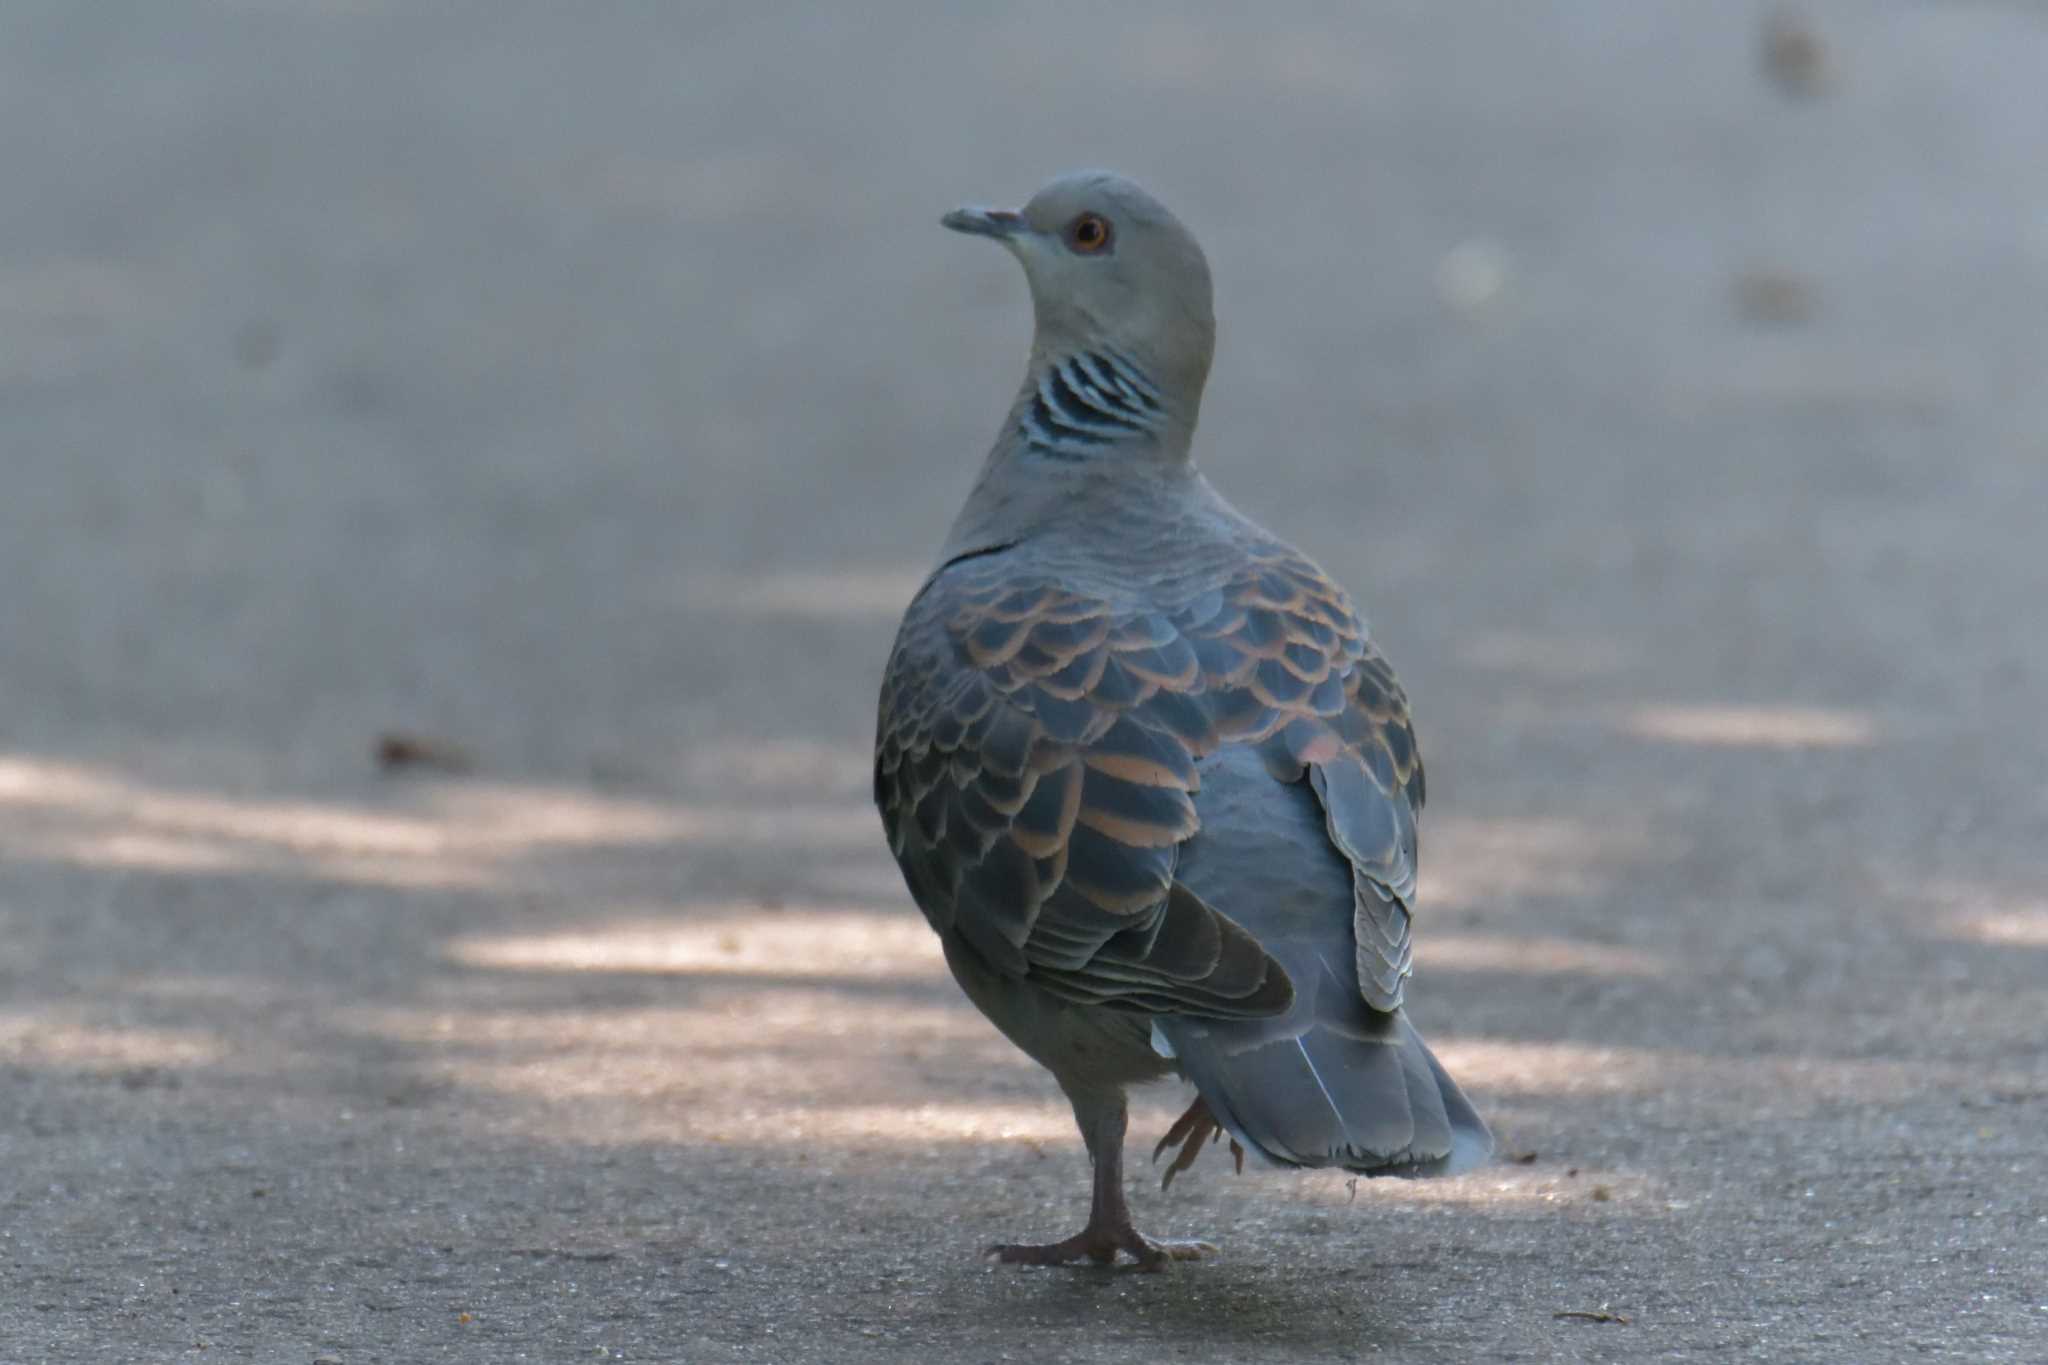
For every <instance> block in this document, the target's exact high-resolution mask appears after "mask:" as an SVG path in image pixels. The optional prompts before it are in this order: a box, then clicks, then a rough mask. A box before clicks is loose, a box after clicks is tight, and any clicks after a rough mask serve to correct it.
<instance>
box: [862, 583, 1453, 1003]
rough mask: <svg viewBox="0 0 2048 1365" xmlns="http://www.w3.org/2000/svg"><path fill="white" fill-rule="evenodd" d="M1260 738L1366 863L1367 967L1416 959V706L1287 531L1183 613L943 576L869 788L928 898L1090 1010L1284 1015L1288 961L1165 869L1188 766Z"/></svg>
mask: <svg viewBox="0 0 2048 1365" xmlns="http://www.w3.org/2000/svg"><path fill="white" fill-rule="evenodd" d="M1223 744H1252V745H1256V746H1258V748H1259V750H1260V752H1261V753H1262V754H1263V755H1264V756H1265V758H1266V761H1267V764H1268V766H1269V768H1270V769H1271V770H1272V771H1273V773H1274V776H1275V777H1276V778H1279V779H1281V780H1283V781H1290V782H1291V781H1300V780H1302V779H1303V778H1304V777H1307V778H1308V779H1309V780H1310V781H1312V782H1313V784H1314V786H1315V790H1316V792H1317V794H1318V796H1319V798H1320V799H1321V800H1322V802H1323V804H1324V807H1325V810H1326V811H1327V812H1328V815H1329V821H1330V831H1331V838H1332V841H1333V842H1334V843H1335V844H1336V846H1337V847H1338V848H1339V849H1340V850H1341V851H1342V852H1343V853H1344V855H1345V856H1346V857H1347V858H1348V859H1349V860H1350V861H1351V863H1352V866H1353V868H1354V871H1355V874H1356V880H1357V897H1356V899H1357V909H1356V917H1355V918H1356V935H1357V939H1358V944H1359V948H1358V957H1359V968H1360V979H1361V981H1362V983H1363V987H1364V991H1365V995H1366V998H1367V1000H1368V1002H1369V1003H1372V1004H1374V1005H1375V1006H1376V1007H1378V1008H1383V1009H1391V1008H1393V1006H1394V1005H1397V1004H1398V1003H1399V1000H1400V990H1401V981H1402V978H1404V977H1405V976H1406V975H1407V971H1408V961H1409V949H1408V910H1407V904H1408V902H1409V900H1410V898H1411V897H1412V895H1413V888H1414V866H1415V847H1414V813H1415V810H1416V809H1418V808H1419V807H1420V805H1421V799H1422V770H1421V765H1420V762H1419V761H1418V760H1417V759H1416V756H1415V746H1414V735H1413V731H1412V729H1411V727H1410V725H1409V721H1408V713H1407V703H1406V699H1405V698H1404V697H1403V696H1402V694H1401V692H1400V689H1399V687H1398V685H1397V684H1395V682H1394V680H1393V675H1392V673H1391V671H1390V670H1389V669H1388V668H1387V666H1386V662H1385V660H1384V659H1382V658H1381V657H1380V655H1379V654H1378V652H1377V651H1376V650H1374V649H1373V648H1372V647H1371V645H1370V644H1369V643H1368V642H1367V640H1366V638H1365V631H1364V627H1363V626H1362V625H1361V624H1360V623H1359V621H1358V619H1357V617H1356V615H1355V614H1354V613H1353V612H1352V610H1351V607H1350V605H1349V603H1348V601H1347V600H1346V599H1345V597H1344V594H1343V593H1342V591H1341V590H1339V589H1338V588H1337V587H1335V585H1333V584H1331V583H1330V581H1329V580H1328V579H1327V578H1325V577H1324V576H1323V575H1322V574H1321V572H1320V571H1319V570H1317V569H1316V568H1315V566H1314V565H1312V564H1310V563H1309V562H1308V561H1307V560H1306V559H1304V558H1302V557H1301V556H1300V555H1298V554H1296V553H1295V552H1293V551H1292V550H1288V549H1286V548H1285V547H1280V546H1274V547H1272V548H1270V549H1269V550H1268V551H1266V552H1265V553H1263V554H1260V555H1257V556H1254V557H1253V558H1252V559H1251V560H1249V561H1248V562H1247V563H1246V565H1245V566H1244V568H1243V569H1242V570H1241V571H1240V572H1239V573H1237V574H1236V575H1234V576H1233V577H1232V578H1231V579H1230V580H1229V581H1228V582H1226V583H1223V584H1221V585H1220V586H1218V587H1217V588H1215V589H1213V590H1211V591H1209V592H1206V593H1201V594H1199V595H1196V596H1195V597H1194V598H1193V600H1191V601H1188V602H1184V603H1182V604H1181V605H1180V606H1179V607H1178V608H1177V609H1175V610H1171V611H1155V610H1148V609H1145V608H1142V607H1136V606H1132V605H1130V604H1128V603H1123V604H1119V603H1116V602H1113V601H1111V600H1109V599H1108V598H1106V597H1105V596H1103V595H1100V594H1091V593H1083V592H1078V591H1075V590H1073V589H1072V588H1070V587H1067V586H1063V585H1062V584H1060V583H1058V582H1055V581H1052V580H1049V579H1028V578H1020V577H1018V576H1017V575H1016V574H1015V573H1014V572H1013V571H1011V570H1010V569H1009V568H1008V566H1006V565H1005V564H1004V563H1003V562H1002V556H1000V555H997V556H988V557H985V558H983V559H978V560H973V561H968V562H966V563H962V564H958V565H955V566H952V567H951V568H949V569H948V570H945V571H942V572H941V573H940V574H939V575H938V576H936V577H935V578H934V579H933V581H932V582H931V583H930V584H928V585H927V587H926V589H925V591H924V592H923V593H922V594H920V596H919V598H918V600H917V602H915V603H914V604H913V605H912V607H911V610H910V612H909V613H908V615H906V617H905V619H904V624H903V629H902V632H901V634H900V635H899V636H898V639H897V644H896V650H895V652H894V654H893V655H892V656H891V658H890V661H889V667H888V670H887V673H886V676H885V677H884V680H883V685H882V697H881V708H880V724H879V726H878V731H877V741H876V758H875V799H876V802H877V804H878V805H879V806H880V807H881V810H882V817H883V823H884V825H885V826H886V828H887V830H888V834H889V841H890V847H891V848H892V849H893V850H894V852H895V854H896V857H897V860H898V862H899V863H900V864H901V865H902V867H903V871H904V875H905V878H906V880H907V881H908V882H909V884H910V886H911V888H912V891H913V894H914V895H915V896H916V898H917V901H918V903H919V905H920V906H921V907H922V908H923V909H924V911H925V913H926V915H927V916H928V917H929V918H930V919H931V920H932V923H933V924H934V926H935V927H937V928H938V929H939V930H940V931H941V932H947V931H954V932H957V933H959V934H960V935H961V936H962V937H964V938H965V939H966V940H967V941H968V942H969V943H970V944H972V945H973V946H974V947H975V948H976V949H977V950H978V951H979V952H980V953H981V955H982V956H983V957H984V958H986V959H987V960H988V961H989V962H990V963H991V964H992V965H993V966H995V967H996V968H997V969H998V970H1000V971H1004V972H1006V973H1009V974H1012V975H1018V976H1029V977H1031V978H1032V979H1033V980H1035V981H1037V982H1039V983H1040V984H1041V985H1043V986H1044V987H1045V988H1046V989H1048V990H1052V991H1054V992H1056V993H1059V994H1062V995H1065V996H1067V997H1069V998H1072V999H1076V1000H1082V1001H1086V1002H1089V1003H1110V1002H1113V1003H1117V1004H1120V1005H1124V1006H1127V1007H1131V1008H1137V1009H1149V1010H1166V1011H1181V1012H1188V1013H1196V1014H1208V1015H1219V1016H1232V1015H1236V1016H1253V1015H1267V1014H1274V1013H1279V1012H1282V1011H1284V1010H1285V1009H1286V1008H1287V1007H1288V1004H1289V1003H1290V1001H1291V999H1292V986H1291V984H1290V983H1289V982H1288V980H1287V977H1286V974H1285V972H1284V971H1283V970H1282V969H1281V968H1280V966H1279V965H1278V964H1277V963H1275V962H1273V961H1272V960H1271V959H1270V958H1268V957H1267V956H1266V954H1265V953H1264V951H1263V950H1262V949H1260V948H1259V946H1258V945H1257V943H1256V942H1255V941H1254V940H1252V939H1251V938H1250V936H1249V935H1247V934H1245V933H1244V931H1243V930H1242V929H1240V928H1239V927H1238V926H1237V925H1236V924H1235V923H1233V922H1232V921H1230V920H1229V918H1228V917H1227V913H1226V912H1225V911H1224V910H1220V909H1218V908H1213V907H1210V906H1207V905H1205V904H1203V903H1202V902H1201V901H1200V900H1199V899H1198V898H1197V897H1195V896H1193V895H1192V894H1191V893H1189V892H1188V891H1187V890H1186V888H1185V887H1181V886H1179V885H1178V884H1177V883H1176V882H1175V881H1174V863H1175V859H1176V856H1177V852H1178V849H1179V846H1180V845H1181V844H1182V843H1184V842H1185V841H1186V840H1187V839H1188V838H1189V837H1190V836H1192V835H1193V834H1194V833H1195V830H1196V829H1197V827H1198V823H1199V822H1198V820H1197V817H1196V812H1195V801H1194V797H1195V793H1196V791H1197V790H1198V788H1199V785H1200V784H1199V778H1198V775H1197V770H1196V760H1197V759H1199V758H1200V757H1201V756H1202V755H1203V754H1206V753H1208V752H1210V751H1212V750H1214V749H1215V748H1217V747H1218V746H1219V745H1223Z"/></svg>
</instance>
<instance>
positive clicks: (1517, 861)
mask: <svg viewBox="0 0 2048 1365" xmlns="http://www.w3.org/2000/svg"><path fill="white" fill-rule="evenodd" d="M1430 814H1431V819H1430V820H1429V832H1428V834H1427V836H1426V838H1427V842H1426V845H1425V852H1424V857H1423V859H1422V873H1421V877H1420V879H1419V890H1418V896H1419V899H1420V904H1421V905H1422V907H1423V913H1424V915H1425V916H1426V915H1429V914H1433V913H1435V912H1437V911H1439V910H1451V909H1468V908H1484V909H1487V910H1512V909H1513V908H1514V907H1515V905H1517V904H1518V903H1521V902H1524V901H1526V900H1527V899H1528V898H1529V897H1531V896H1544V897H1556V896H1573V895H1584V894H1587V893H1589V892H1591V891H1594V890H1597V889H1601V888H1604V887H1605V886H1607V885H1608V884H1609V883H1611V882H1613V881H1615V880H1617V879H1619V878H1621V877H1623V876H1625V875H1627V873H1628V872H1629V870H1630V869H1631V868H1632V867H1634V866H1637V865H1639V864H1642V863H1646V862H1650V861H1653V860H1658V859H1664V858H1669V857H1672V856H1674V855H1675V854H1676V853H1677V852H1678V851H1680V850H1681V849H1682V848H1683V847H1684V843H1683V840H1682V839H1680V838H1678V837H1676V836H1674V835H1672V834H1669V833H1667V832H1663V831H1659V830H1657V829H1656V828H1655V827H1654V826H1653V825H1652V824H1651V823H1650V821H1649V819H1648V817H1647V816H1645V815H1643V814H1640V813H1636V814H1627V815H1622V816H1618V817H1617V818H1615V819H1613V820H1610V821H1606V822H1604V823H1596V822H1595V821H1593V820H1591V819H1582V818H1574V817H1568V816H1517V817H1498V818H1493V819H1485V818H1475V817H1471V816H1461V815H1459V814H1457V813H1455V812H1446V813H1445V814H1444V815H1442V816H1437V815H1436V814H1435V812H1434V810H1432V811H1431V812H1430ZM1428 937H1430V935H1429V933H1428V931H1427V928H1426V927H1425V928H1423V929H1420V930H1418V933H1417V940H1418V950H1419V947H1420V945H1421V943H1423V942H1424V941H1426V940H1427V938H1428Z"/></svg>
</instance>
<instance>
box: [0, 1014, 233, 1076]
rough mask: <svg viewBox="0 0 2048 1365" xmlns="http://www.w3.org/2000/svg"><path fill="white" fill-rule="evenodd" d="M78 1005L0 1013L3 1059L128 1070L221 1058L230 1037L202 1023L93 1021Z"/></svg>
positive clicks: (198, 1063) (59, 1066) (74, 1067)
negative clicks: (198, 1025)
mask: <svg viewBox="0 0 2048 1365" xmlns="http://www.w3.org/2000/svg"><path fill="white" fill-rule="evenodd" d="M79 1013H80V1012H79V1011H75V1010H52V1009H45V1010H37V1011H8V1012H5V1013H0V1063H11V1064H13V1065H17V1066H35V1067H48V1068H56V1069H63V1070H68V1071H80V1072H87V1073H94V1072H125V1071H129V1070H132V1069H134V1068H137V1067H166V1068H186V1067H199V1066H205V1065H209V1064H212V1063H216V1062H219V1061H221V1060H222V1059H223V1056H224V1054H225V1052H226V1045H225V1043H224V1042H223V1041H222V1040H221V1039H220V1038H219V1037H218V1036H216V1035H214V1034H212V1033H210V1032H207V1031H205V1030H202V1029H193V1028H154V1027H142V1026H138V1025H123V1024H115V1023H89V1022H85V1021H83V1020H82V1019H79V1018H77V1017H76V1016H77V1015H78V1014H79Z"/></svg>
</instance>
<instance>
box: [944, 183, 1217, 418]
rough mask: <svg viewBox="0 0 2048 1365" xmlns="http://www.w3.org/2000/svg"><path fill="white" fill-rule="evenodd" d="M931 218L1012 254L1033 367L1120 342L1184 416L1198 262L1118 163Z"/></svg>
mask: <svg viewBox="0 0 2048 1365" xmlns="http://www.w3.org/2000/svg"><path fill="white" fill-rule="evenodd" d="M941 221H942V222H943V223H944V224H945V225H946V226H947V227H949V228H952V229H953V230H954V231H955V232H966V233H972V234H974V235H976V236H980V237H992V238H994V239H995V240H996V241H998V242H1000V243H1002V245H1003V246H1004V247H1006V248H1008V250H1009V252H1010V254H1011V255H1013V256H1015V257H1016V258H1017V260H1018V261H1019V262H1020V263H1021V264H1022V265H1023V267H1024V276H1025V279H1026V280H1027V281H1029V283H1030V285H1031V306H1032V311H1033V314H1034V315H1035V318H1036V322H1037V333H1036V336H1035V337H1034V338H1033V343H1032V353H1033V354H1032V361H1033V367H1034V369H1036V368H1037V367H1038V366H1040V365H1042V364H1044V363H1048V362H1052V363H1057V362H1058V361H1059V360H1060V359H1061V358H1063V357H1065V356H1068V355H1072V354H1075V353H1079V352H1091V351H1108V352H1115V353H1121V354H1122V355H1123V356H1125V357H1128V358H1129V359H1130V360H1131V361H1132V362H1134V363H1135V364H1136V366H1137V367H1138V368H1139V369H1141V370H1142V371H1143V372H1144V374H1145V376H1146V377H1147V378H1148V379H1150V380H1151V381H1152V383H1154V384H1155V385H1156V386H1157V387H1158V389H1159V390H1160V392H1161V393H1162V394H1163V395H1164V397H1165V398H1166V399H1167V401H1168V402H1170V403H1172V404H1173V405H1174V406H1176V407H1180V408H1183V409H1184V411H1183V412H1181V413H1180V414H1179V416H1180V417H1181V418H1182V420H1184V421H1185V424H1186V426H1187V428H1188V429H1190V430H1191V429H1192V428H1193V425H1194V416H1195V409H1196V408H1197V407H1198V406H1199V404H1200V402H1201V395H1202V385H1203V383H1204V382H1205V381H1206V380H1207V378H1208V374H1209V360H1210V356H1211V355H1212V354H1213V352H1214V350H1215V344H1216V318H1215V313H1214V311H1213V309H1212V306H1211V299H1210V285H1209V263H1208V261H1207V260H1206V259H1205V258H1204V257H1203V255H1202V248H1201V247H1200V246H1199V245H1198V244H1197V243H1196V242H1195V239H1194V235H1193V234H1192V233H1190V232H1189V231H1188V230H1187V229H1186V228H1185V227H1183V226H1182V225H1181V222H1180V220H1179V219H1178V218H1175V217H1174V216H1173V214H1172V213H1170V212H1168V211H1167V208H1166V206H1165V205H1164V204H1162V203H1160V202H1159V201H1158V200H1157V199H1154V198H1153V197H1152V196H1151V195H1150V194H1147V193H1146V192H1145V191H1144V190H1143V189H1142V188H1140V187H1139V186H1138V185H1137V184H1135V183H1134V182H1132V181H1130V180H1127V179H1125V178H1124V177H1122V176H1120V175H1115V174H1112V173H1111V172H1108V171H1079V172H1076V173H1074V174H1071V175H1063V176H1061V177H1059V178H1058V179H1057V180H1054V181H1053V182H1051V183H1050V184H1048V185H1046V186H1045V188H1043V189H1041V190H1040V191H1039V192H1038V193H1037V194H1034V195H1033V196H1031V201H1030V202H1029V203H1027V204H1026V205H1024V207H1023V208H1021V209H988V208H961V209H955V210H954V211H953V212H951V213H949V214H947V215H946V216H945V217H944V218H943V219H942V220H941Z"/></svg>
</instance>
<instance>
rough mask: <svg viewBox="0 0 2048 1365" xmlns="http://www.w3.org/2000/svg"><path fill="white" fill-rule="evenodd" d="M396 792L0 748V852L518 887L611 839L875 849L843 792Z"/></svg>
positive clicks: (403, 882) (423, 788) (157, 867)
mask: <svg viewBox="0 0 2048 1365" xmlns="http://www.w3.org/2000/svg"><path fill="white" fill-rule="evenodd" d="M402 798H403V799H402V801H400V800H394V801H393V803H392V804H391V805H389V806H385V807H372V806H368V805H365V804H362V803H360V802H353V803H352V802H346V801H333V800H310V799H277V798H263V799H259V798H251V797H243V796H225V795H219V794H214V793H207V792H199V791H188V790H183V789H180V788H177V787H174V786H168V785H165V784H162V783H157V782H151V781H147V780H144V779H142V778H140V777H135V776H131V775H127V774H121V773H117V772H113V771H110V770H108V769H105V768H101V767H96V766H92V765H87V764H81V763H73V762H64V761H59V760H54V759H47V758H36V757H28V756H23V755H13V756H0V809H4V810H5V811H6V812H7V815H8V819H7V821H6V823H5V824H4V826H0V852H4V853H5V854H7V855H9V856H12V857H17V858H33V859H41V860H45V861H51V862H59V863H67V864H72V865H75V866H82V867H126V868H131V869H136V870H145V871H158V872H170V873H175V872H181V871H186V872H206V871H223V872H225V871H237V870H241V871H264V872H296V873H298V874H300V875H305V876H309V877H322V878H328V879H332V880H337V881H349V882H362V883H369V884H376V885H387V886H398V887H406V886H413V887H479V888H481V887H490V886H506V885H512V884H516V880H517V877H518V868H519V866H520V865H523V864H527V863H530V862H532V861H533V860H534V859H536V858H540V857H542V856H546V855H564V854H568V855H574V854H579V853H580V854H600V853H604V852H607V851H615V850H617V849H620V848H623V847H640V848H660V847H668V846H678V847H683V846H692V845H700V846H701V845H715V846H718V847H732V846H747V845H775V846H784V847H789V846H794V847H803V848H810V849H827V848H857V849H862V850H871V849H872V848H873V846H874V845H875V843H876V840H877V836H876V829H875V821H874V817H873V815H872V814H871V813H870V812H869V811H868V810H867V809H866V808H865V806H864V805H862V804H857V803H855V802H852V801H817V800H812V801H788V800H763V801H761V802H758V803H755V804H745V803H735V802H668V801H657V800H652V799H635V798H628V797H621V796H615V795H606V794H601V793H598V792H594V791H591V790H588V789H585V788H581V787H565V786H559V785H548V784H541V783H513V782H489V781H461V782H447V783H439V784H426V783H416V784H409V785H408V786H407V787H406V788H405V789H404V791H403V793H402Z"/></svg>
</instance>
